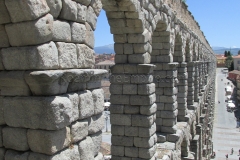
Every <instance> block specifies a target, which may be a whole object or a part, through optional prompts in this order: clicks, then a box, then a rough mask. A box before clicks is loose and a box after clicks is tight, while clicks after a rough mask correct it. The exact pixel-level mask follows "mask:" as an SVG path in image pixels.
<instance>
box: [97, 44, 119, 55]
mask: <svg viewBox="0 0 240 160" xmlns="http://www.w3.org/2000/svg"><path fill="white" fill-rule="evenodd" d="M94 51H95V53H96V54H104V53H108V54H110V53H115V52H114V44H109V45H105V46H99V47H95V48H94Z"/></svg>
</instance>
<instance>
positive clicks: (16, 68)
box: [0, 0, 107, 160]
mask: <svg viewBox="0 0 240 160" xmlns="http://www.w3.org/2000/svg"><path fill="white" fill-rule="evenodd" d="M100 9H101V3H99V2H98V1H91V0H85V1H81V0H76V1H72V0H47V1H45V0H27V1H15V0H0V37H1V38H0V70H1V71H0V124H1V127H0V147H1V148H0V159H1V160H3V159H9V160H10V159H11V160H15V159H22V160H37V159H39V160H40V159H44V160H57V159H74V160H77V159H79V160H80V159H81V160H84V159H85V160H90V159H96V160H98V159H102V157H103V156H102V155H101V154H100V153H99V149H100V143H101V141H102V131H101V130H102V128H103V126H104V119H103V115H102V111H103V109H104V106H103V105H104V104H103V103H104V97H103V91H102V89H101V79H102V77H103V76H104V74H106V72H107V71H105V70H98V69H93V66H94V51H93V47H94V33H93V31H94V30H95V28H96V20H97V16H98V15H99V12H100Z"/></svg>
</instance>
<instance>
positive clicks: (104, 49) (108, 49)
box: [94, 44, 240, 55]
mask: <svg viewBox="0 0 240 160" xmlns="http://www.w3.org/2000/svg"><path fill="white" fill-rule="evenodd" d="M212 49H213V52H214V53H215V54H224V52H225V51H230V48H226V47H217V46H213V47H212ZM239 50H240V48H231V53H232V55H237V54H238V51H239ZM94 51H95V53H97V54H103V53H108V54H110V53H115V51H114V44H109V45H105V46H99V47H95V48H94Z"/></svg>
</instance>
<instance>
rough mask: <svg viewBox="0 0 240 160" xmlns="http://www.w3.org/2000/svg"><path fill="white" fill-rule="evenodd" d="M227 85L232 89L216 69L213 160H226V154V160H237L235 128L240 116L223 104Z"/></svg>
mask: <svg viewBox="0 0 240 160" xmlns="http://www.w3.org/2000/svg"><path fill="white" fill-rule="evenodd" d="M228 82H229V84H228ZM227 85H228V86H232V87H233V88H234V85H233V84H232V82H231V81H230V80H228V79H227V77H226V74H225V73H222V72H221V68H217V74H216V94H215V110H214V125H213V150H214V151H215V152H216V157H215V158H214V159H217V160H226V156H225V155H226V154H228V160H238V159H239V156H238V155H239V149H240V143H239V141H240V130H239V128H237V117H240V116H239V115H240V114H239V110H238V111H236V112H228V111H227V108H226V105H227V102H225V100H226V95H225V87H226V86H227ZM236 101H237V100H236ZM232 148H233V150H234V152H233V154H231V149H232Z"/></svg>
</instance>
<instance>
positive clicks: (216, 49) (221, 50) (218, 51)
mask: <svg viewBox="0 0 240 160" xmlns="http://www.w3.org/2000/svg"><path fill="white" fill-rule="evenodd" d="M212 49H213V52H214V53H215V54H224V52H225V51H231V53H232V55H237V54H238V51H239V50H240V48H231V49H230V48H226V47H212Z"/></svg>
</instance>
